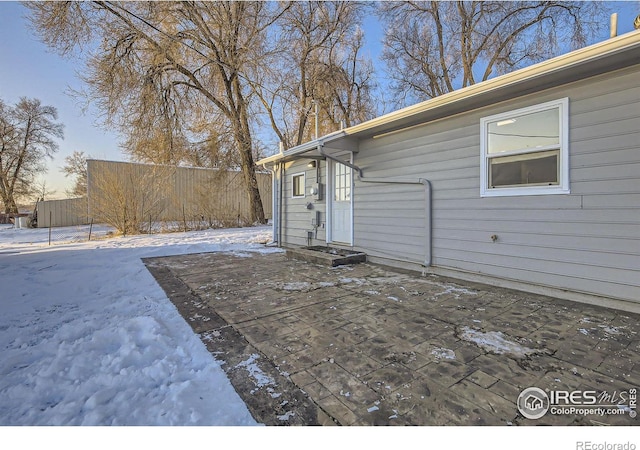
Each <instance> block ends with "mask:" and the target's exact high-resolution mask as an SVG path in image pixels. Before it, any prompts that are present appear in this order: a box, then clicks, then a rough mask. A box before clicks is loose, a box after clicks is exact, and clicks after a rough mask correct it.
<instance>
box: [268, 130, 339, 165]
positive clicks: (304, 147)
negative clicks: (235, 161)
mask: <svg viewBox="0 0 640 450" xmlns="http://www.w3.org/2000/svg"><path fill="white" fill-rule="evenodd" d="M345 135H346V134H345V132H344V130H340V131H334V132H333V133H330V134H327V135H325V136H323V137H321V138H320V139H314V140H313V141H309V142H305V143H304V144H301V145H298V146H297V147H292V148H290V149H288V150H285V151H284V152H282V153H277V154H275V155H273V156H269V157H268V158H263V159H261V160H260V161H258V162H257V163H256V164H257V165H260V166H261V165H264V164H272V163H275V162H278V161H281V160H283V159H292V158H295V157H296V156H299V155H301V154H303V153H306V152H309V151H312V150H315V149H317V148H318V147H319V146H323V145H325V144H326V143H328V142H331V141H334V140H336V139H339V138H342V137H344V136H345Z"/></svg>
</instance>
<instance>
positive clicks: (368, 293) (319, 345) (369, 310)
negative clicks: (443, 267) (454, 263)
mask: <svg viewBox="0 0 640 450" xmlns="http://www.w3.org/2000/svg"><path fill="white" fill-rule="evenodd" d="M145 264H146V265H147V267H148V268H149V270H150V271H151V273H152V274H153V275H154V276H155V278H156V279H157V280H158V282H159V284H160V285H161V286H162V287H163V289H164V290H165V292H166V293H167V295H168V296H169V298H170V299H171V300H172V302H173V303H174V304H175V305H176V307H177V308H178V310H179V311H180V313H181V314H182V316H183V317H184V318H185V320H186V321H187V323H189V324H190V325H191V326H192V328H193V330H194V332H195V333H198V334H199V335H200V337H201V339H202V340H203V342H204V343H205V345H206V346H207V348H208V349H209V350H210V351H211V352H212V353H213V354H214V356H215V357H216V358H217V359H218V360H220V361H223V362H224V364H223V368H224V369H225V371H226V372H227V374H228V376H229V378H230V380H231V382H232V383H233V385H234V387H235V389H236V391H237V392H238V393H239V394H240V395H241V397H242V398H243V399H244V400H245V402H246V403H247V405H248V407H249V409H250V411H251V412H252V414H253V415H254V417H255V418H256V419H257V420H258V421H260V422H262V423H265V424H270V425H332V424H336V425H541V424H545V425H577V424H584V425H593V424H610V425H637V424H638V419H637V418H632V417H630V414H629V411H628V410H627V411H626V413H625V414H624V415H606V416H599V415H586V416H583V415H577V414H573V415H570V414H564V415H552V414H549V413H548V414H546V415H545V416H544V417H542V418H540V419H537V420H531V419H526V418H525V417H523V416H522V415H521V414H520V413H519V411H518V409H517V407H516V401H517V397H518V395H519V393H520V392H521V391H522V390H523V389H525V388H527V387H532V386H535V387H539V388H541V389H543V390H547V391H548V390H576V389H582V390H586V389H591V390H596V391H598V392H606V393H609V394H611V393H615V392H617V393H620V392H623V391H624V392H628V391H629V389H632V388H636V389H637V388H638V387H640V375H638V368H639V367H640V333H639V332H640V321H639V320H638V319H639V318H640V317H639V316H638V315H635V314H631V313H627V312H622V311H616V310H612V309H606V308H601V307H596V306H591V305H585V304H579V303H573V302H568V301H564V300H559V299H555V298H550V297H544V296H540V295H534V294H528V293H523V292H518V291H513V290H508V289H502V288H496V287H492V286H488V285H481V284H476V283H467V282H462V281H459V280H453V279H448V278H443V277H437V276H431V275H430V276H426V277H422V276H417V275H411V274H406V273H399V272H395V271H393V270H390V269H386V268H383V267H380V266H375V265H371V264H358V265H355V266H339V267H334V268H330V267H324V266H320V265H316V264H313V263H307V262H301V261H297V260H288V259H286V257H285V255H284V254H282V253H268V254H262V253H256V254H252V256H251V257H247V256H246V255H234V254H233V253H203V254H194V255H181V256H172V257H164V258H151V259H147V260H145Z"/></svg>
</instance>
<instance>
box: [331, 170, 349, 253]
mask: <svg viewBox="0 0 640 450" xmlns="http://www.w3.org/2000/svg"><path fill="white" fill-rule="evenodd" d="M332 168H333V171H332V172H333V174H332V181H333V183H332V184H333V185H332V187H331V190H332V191H333V192H332V198H331V241H332V242H338V243H342V244H348V245H352V244H353V243H352V234H353V233H352V227H353V220H352V216H351V211H352V208H351V189H352V184H353V180H352V178H351V167H348V166H345V165H344V164H340V163H337V162H335V161H334V162H333V167H332Z"/></svg>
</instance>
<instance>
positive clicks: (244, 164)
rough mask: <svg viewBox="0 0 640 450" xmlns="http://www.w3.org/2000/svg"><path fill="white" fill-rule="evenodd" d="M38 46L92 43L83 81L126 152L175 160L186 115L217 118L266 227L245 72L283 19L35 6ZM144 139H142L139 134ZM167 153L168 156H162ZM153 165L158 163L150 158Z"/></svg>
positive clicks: (257, 14)
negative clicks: (123, 133)
mask: <svg viewBox="0 0 640 450" xmlns="http://www.w3.org/2000/svg"><path fill="white" fill-rule="evenodd" d="M27 6H28V7H29V8H31V11H32V17H31V18H32V22H33V24H34V25H35V28H36V29H37V30H38V33H39V34H40V36H41V37H42V39H43V41H44V42H45V43H47V44H48V45H50V46H52V47H54V48H56V49H58V50H59V51H60V52H61V53H63V54H67V53H69V52H71V51H72V50H73V49H75V48H77V47H78V46H80V45H82V44H88V43H90V42H92V41H93V40H94V39H99V44H98V49H97V50H96V51H94V52H93V56H92V57H91V58H90V59H89V61H88V68H87V72H86V74H87V75H86V77H85V81H86V82H87V83H88V86H89V91H90V95H91V97H92V99H93V100H94V101H96V102H97V103H98V105H99V107H100V108H101V110H102V111H104V112H105V113H106V116H107V118H108V119H109V120H111V121H112V122H115V123H117V124H118V125H120V126H121V129H123V130H124V129H126V127H131V126H132V125H133V129H134V130H135V131H136V133H137V135H136V134H131V135H129V136H130V143H131V144H132V149H130V150H133V151H137V150H140V149H149V148H150V146H149V143H151V144H152V145H153V146H162V148H163V150H164V151H165V152H168V153H169V154H168V155H166V154H165V155H163V157H161V158H159V159H160V161H156V162H175V161H177V160H179V159H180V158H179V156H175V152H174V149H177V148H180V146H182V145H183V143H184V139H183V138H184V137H185V136H186V135H187V134H188V133H189V132H190V130H188V129H187V128H186V127H184V123H185V122H186V121H187V120H188V119H189V117H187V115H186V114H184V112H185V111H190V110H191V107H193V106H194V105H197V106H199V107H201V108H202V114H205V113H206V112H209V111H215V112H216V113H217V117H219V118H221V119H222V120H223V121H224V123H223V126H224V128H226V129H228V131H229V134H230V135H231V137H232V140H233V141H232V142H233V146H234V151H235V152H236V153H237V155H238V159H239V161H240V168H241V170H242V173H243V177H244V182H245V186H246V190H247V196H248V198H249V202H250V205H251V209H252V211H253V213H252V216H253V217H252V218H253V220H254V221H259V222H263V223H264V222H265V217H264V211H263V208H262V203H261V199H260V194H259V191H258V184H257V180H256V175H255V163H254V158H253V151H254V148H253V147H254V145H253V136H252V129H251V125H250V107H249V103H250V98H249V97H250V95H251V89H250V88H249V86H248V83H247V81H246V73H247V72H249V71H251V70H252V69H253V67H254V66H255V64H256V61H259V60H260V56H261V55H260V53H259V52H260V50H261V49H262V48H263V43H264V40H265V37H266V33H267V29H268V27H269V26H270V25H271V24H272V23H273V22H274V21H275V20H276V19H277V17H278V16H279V14H281V11H280V8H279V7H278V5H277V4H275V3H267V2H234V1H230V2H222V1H219V2H193V1H184V2H128V3H125V2H109V1H96V2H64V3H63V2H51V3H50V2H34V3H29V4H28V5H27ZM145 132H149V133H150V134H148V135H145ZM167 147H168V149H167ZM154 159H156V158H154Z"/></svg>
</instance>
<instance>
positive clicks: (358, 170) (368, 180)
mask: <svg viewBox="0 0 640 450" xmlns="http://www.w3.org/2000/svg"><path fill="white" fill-rule="evenodd" d="M318 152H320V154H321V155H322V156H324V157H325V158H327V159H330V160H332V161H336V162H339V163H340V164H344V165H345V166H347V167H351V168H352V169H353V170H355V171H356V173H357V176H358V180H359V181H360V182H362V183H383V184H384V183H386V184H422V185H423V186H424V191H425V203H426V204H425V213H426V225H425V226H426V234H427V239H426V241H427V242H426V251H425V260H424V266H425V267H429V266H431V263H432V260H433V256H432V253H433V236H432V235H433V233H432V228H433V226H432V225H433V219H432V213H433V209H432V206H431V190H432V189H431V182H430V181H429V180H427V179H426V178H417V179H416V178H368V177H367V178H365V176H364V173H363V171H362V169H361V168H360V167H358V166H356V165H355V164H351V163H347V162H345V161H342V160H340V159H338V158H335V157H333V156H331V155H328V154H327V153H325V151H324V149H323V146H322V145H321V144H319V145H318Z"/></svg>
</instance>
